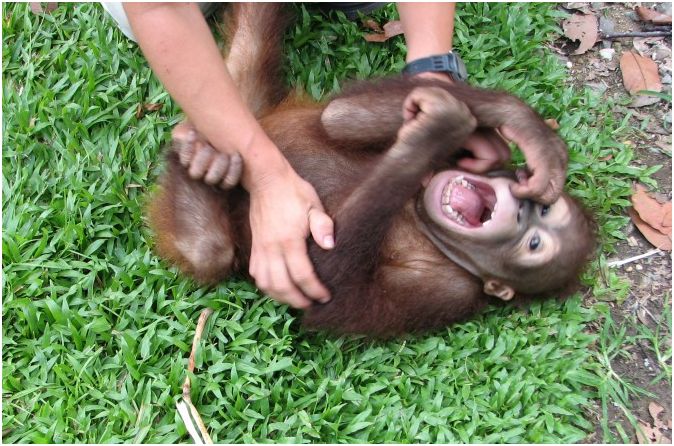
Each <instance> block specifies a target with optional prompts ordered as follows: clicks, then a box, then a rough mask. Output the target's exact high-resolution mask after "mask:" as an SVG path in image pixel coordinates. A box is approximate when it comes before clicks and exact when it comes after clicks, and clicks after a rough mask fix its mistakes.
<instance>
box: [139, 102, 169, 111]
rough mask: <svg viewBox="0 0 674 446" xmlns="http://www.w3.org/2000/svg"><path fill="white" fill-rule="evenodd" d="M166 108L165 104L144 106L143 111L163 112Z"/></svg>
mask: <svg viewBox="0 0 674 446" xmlns="http://www.w3.org/2000/svg"><path fill="white" fill-rule="evenodd" d="M163 106H164V104H161V103H159V104H143V109H144V110H145V111H146V112H153V111H157V110H161V108H162V107H163Z"/></svg>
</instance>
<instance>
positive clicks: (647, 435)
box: [636, 420, 662, 444]
mask: <svg viewBox="0 0 674 446" xmlns="http://www.w3.org/2000/svg"><path fill="white" fill-rule="evenodd" d="M637 425H638V428H637V429H636V434H637V441H638V442H639V444H652V443H660V441H661V440H662V434H661V433H660V430H659V429H655V428H653V427H652V426H649V425H648V424H646V423H644V422H643V421H641V420H639V422H638V423H637Z"/></svg>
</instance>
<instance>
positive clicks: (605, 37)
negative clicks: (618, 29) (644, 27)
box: [599, 30, 672, 40]
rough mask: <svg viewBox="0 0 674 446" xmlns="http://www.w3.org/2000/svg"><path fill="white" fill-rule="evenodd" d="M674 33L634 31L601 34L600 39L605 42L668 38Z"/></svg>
mask: <svg viewBox="0 0 674 446" xmlns="http://www.w3.org/2000/svg"><path fill="white" fill-rule="evenodd" d="M671 35H672V31H671V30H669V31H633V32H627V33H600V34H599V38H600V39H603V40H616V39H624V38H626V37H667V36H671Z"/></svg>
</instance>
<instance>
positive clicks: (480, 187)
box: [442, 175, 496, 228]
mask: <svg viewBox="0 0 674 446" xmlns="http://www.w3.org/2000/svg"><path fill="white" fill-rule="evenodd" d="M495 206H496V193H495V192H494V189H492V187H491V186H489V185H488V184H485V183H482V182H479V181H475V180H473V179H471V180H467V179H466V178H465V177H464V176H463V175H459V176H457V177H456V178H454V179H453V180H452V181H450V182H448V183H447V185H446V186H445V188H444V189H443V191H442V212H443V213H444V214H445V215H446V216H447V217H449V219H450V220H452V221H454V222H456V223H458V224H460V225H461V226H465V227H467V228H478V227H481V226H483V225H484V224H485V223H487V222H488V221H489V220H490V219H491V216H492V212H493V211H494V207H495Z"/></svg>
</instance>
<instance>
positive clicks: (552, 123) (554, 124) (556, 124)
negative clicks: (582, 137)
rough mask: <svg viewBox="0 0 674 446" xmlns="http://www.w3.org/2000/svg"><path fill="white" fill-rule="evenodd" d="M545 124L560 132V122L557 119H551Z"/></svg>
mask: <svg viewBox="0 0 674 446" xmlns="http://www.w3.org/2000/svg"><path fill="white" fill-rule="evenodd" d="M545 123H546V124H547V125H548V127H550V128H551V129H552V130H559V122H557V120H556V119H555V118H550V119H546V120H545Z"/></svg>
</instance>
